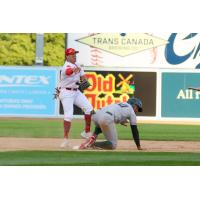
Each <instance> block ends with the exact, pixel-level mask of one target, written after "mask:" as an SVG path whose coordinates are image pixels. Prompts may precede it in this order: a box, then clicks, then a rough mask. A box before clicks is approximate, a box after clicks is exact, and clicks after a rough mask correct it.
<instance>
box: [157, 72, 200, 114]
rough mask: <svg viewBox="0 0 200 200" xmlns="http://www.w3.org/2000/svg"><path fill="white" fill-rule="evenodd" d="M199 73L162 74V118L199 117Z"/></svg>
mask: <svg viewBox="0 0 200 200" xmlns="http://www.w3.org/2000/svg"><path fill="white" fill-rule="evenodd" d="M188 87H200V73H173V72H164V73H162V111H161V116H162V117H185V118H199V117H200V112H199V108H200V92H198V91H194V90H190V89H188Z"/></svg>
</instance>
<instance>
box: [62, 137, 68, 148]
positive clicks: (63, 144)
mask: <svg viewBox="0 0 200 200" xmlns="http://www.w3.org/2000/svg"><path fill="white" fill-rule="evenodd" d="M60 147H61V148H67V147H70V144H69V140H68V139H64V141H63V142H62V143H61V145H60Z"/></svg>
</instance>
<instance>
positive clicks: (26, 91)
mask: <svg viewBox="0 0 200 200" xmlns="http://www.w3.org/2000/svg"><path fill="white" fill-rule="evenodd" d="M56 82H57V70H56V69H47V68H29V67H26V68H19V67H1V68H0V115H1V116H7V115H16V116H54V115H56V101H53V100H52V93H53V92H54V88H55V86H56Z"/></svg>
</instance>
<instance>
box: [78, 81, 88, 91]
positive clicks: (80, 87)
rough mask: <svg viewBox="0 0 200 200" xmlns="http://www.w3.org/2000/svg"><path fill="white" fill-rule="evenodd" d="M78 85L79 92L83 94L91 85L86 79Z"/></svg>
mask: <svg viewBox="0 0 200 200" xmlns="http://www.w3.org/2000/svg"><path fill="white" fill-rule="evenodd" d="M78 85H79V88H78V89H79V90H80V91H81V92H83V91H84V90H86V89H87V88H89V87H90V86H91V84H90V83H89V82H88V80H87V79H84V80H83V81H81V82H80V83H78Z"/></svg>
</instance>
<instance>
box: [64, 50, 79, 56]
mask: <svg viewBox="0 0 200 200" xmlns="http://www.w3.org/2000/svg"><path fill="white" fill-rule="evenodd" d="M76 53H79V51H76V50H75V49H72V48H68V49H66V50H65V55H66V56H69V55H74V54H76Z"/></svg>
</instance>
